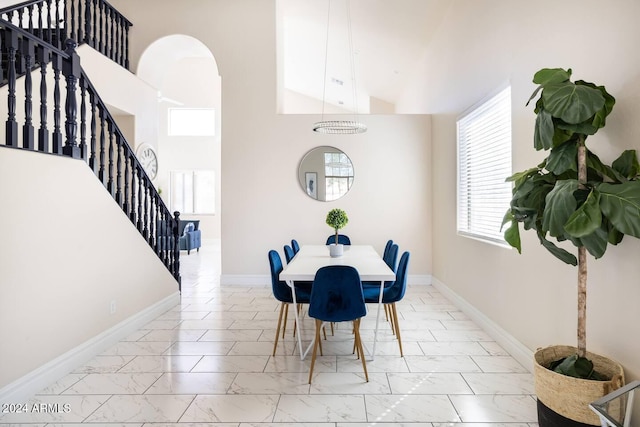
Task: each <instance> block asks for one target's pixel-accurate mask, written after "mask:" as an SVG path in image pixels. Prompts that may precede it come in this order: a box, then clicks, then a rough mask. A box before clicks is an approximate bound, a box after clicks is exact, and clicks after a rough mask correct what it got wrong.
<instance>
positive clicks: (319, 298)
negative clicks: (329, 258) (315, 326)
mask: <svg viewBox="0 0 640 427" xmlns="http://www.w3.org/2000/svg"><path fill="white" fill-rule="evenodd" d="M366 314H367V308H366V306H365V303H364V295H363V294H362V284H361V283H360V275H359V274H358V270H356V269H355V268H354V267H351V266H348V265H330V266H326V267H322V268H320V269H319V270H318V271H317V272H316V276H315V279H314V281H313V287H312V288H311V301H310V302H309V316H311V317H313V318H315V319H320V320H322V321H325V322H344V321H348V320H355V319H359V318H360V317H363V316H364V315H366Z"/></svg>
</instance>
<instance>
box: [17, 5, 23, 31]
mask: <svg viewBox="0 0 640 427" xmlns="http://www.w3.org/2000/svg"><path fill="white" fill-rule="evenodd" d="M23 17H24V9H19V10H18V28H22V29H23V30H24V24H23V23H22V19H23Z"/></svg>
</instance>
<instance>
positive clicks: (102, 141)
mask: <svg viewBox="0 0 640 427" xmlns="http://www.w3.org/2000/svg"><path fill="white" fill-rule="evenodd" d="M99 108H100V170H99V171H98V178H100V181H102V185H104V186H105V187H106V186H107V174H106V173H105V163H104V162H105V158H104V155H105V144H106V139H105V129H104V126H105V119H104V115H105V111H104V105H102V104H100V105H99Z"/></svg>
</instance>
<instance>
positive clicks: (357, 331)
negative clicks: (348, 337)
mask: <svg viewBox="0 0 640 427" xmlns="http://www.w3.org/2000/svg"><path fill="white" fill-rule="evenodd" d="M353 325H354V329H355V335H356V337H355V341H356V343H357V344H358V353H360V360H362V369H364V378H365V379H366V380H367V382H369V373H368V372H367V362H366V360H365V359H366V357H364V349H363V348H362V341H361V339H360V319H356V320H354V321H353Z"/></svg>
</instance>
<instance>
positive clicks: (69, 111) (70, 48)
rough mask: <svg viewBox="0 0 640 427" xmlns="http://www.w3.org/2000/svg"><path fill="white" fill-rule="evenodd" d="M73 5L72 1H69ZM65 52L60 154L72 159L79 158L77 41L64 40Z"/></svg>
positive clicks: (78, 68) (78, 66)
mask: <svg viewBox="0 0 640 427" xmlns="http://www.w3.org/2000/svg"><path fill="white" fill-rule="evenodd" d="M71 4H72V5H73V3H71ZM66 47H67V48H66V49H65V53H67V54H68V55H69V59H68V60H66V61H64V64H63V67H62V72H63V74H64V75H65V77H66V78H67V98H66V102H65V113H66V120H65V122H64V124H65V131H66V142H65V145H64V147H63V148H62V154H64V155H66V156H69V157H73V158H74V159H79V158H80V147H78V144H77V141H76V138H77V131H78V123H77V115H78V100H77V99H76V85H77V82H78V77H79V76H80V57H79V56H78V54H77V53H76V47H77V43H76V42H75V41H74V40H72V39H69V40H67V41H66Z"/></svg>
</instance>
